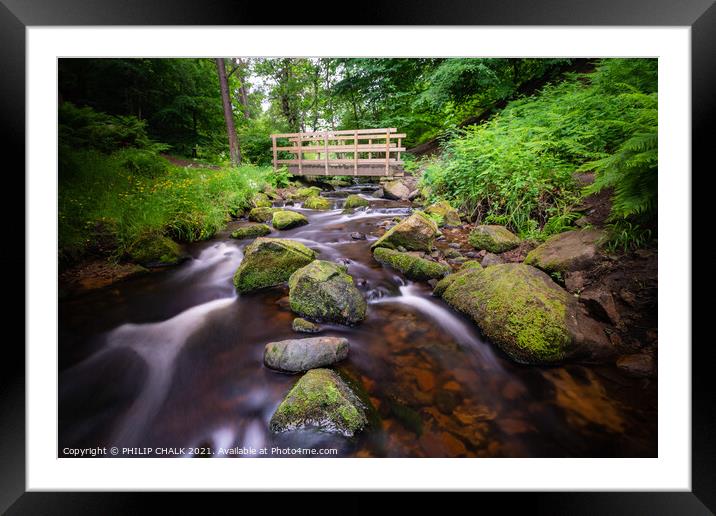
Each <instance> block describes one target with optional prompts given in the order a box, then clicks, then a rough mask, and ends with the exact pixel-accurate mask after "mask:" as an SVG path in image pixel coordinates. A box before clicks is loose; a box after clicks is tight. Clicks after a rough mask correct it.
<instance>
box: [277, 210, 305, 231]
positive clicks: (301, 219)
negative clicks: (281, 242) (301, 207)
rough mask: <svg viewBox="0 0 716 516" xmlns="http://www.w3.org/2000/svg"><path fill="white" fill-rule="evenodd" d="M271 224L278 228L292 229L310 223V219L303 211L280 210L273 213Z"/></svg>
mask: <svg viewBox="0 0 716 516" xmlns="http://www.w3.org/2000/svg"><path fill="white" fill-rule="evenodd" d="M271 224H273V227H275V228H276V229H291V228H295V227H298V226H303V225H304V224H308V219H307V218H306V216H305V215H303V214H302V213H297V212H295V211H289V210H280V211H275V212H274V213H273V217H272V219H271Z"/></svg>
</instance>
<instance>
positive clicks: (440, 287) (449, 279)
mask: <svg viewBox="0 0 716 516" xmlns="http://www.w3.org/2000/svg"><path fill="white" fill-rule="evenodd" d="M479 270H482V265H480V262H478V261H475V260H470V261H467V262H465V263H463V264H462V267H460V270H458V271H457V272H454V273H452V274H450V275H448V276H445V277H444V278H443V279H441V280H440V281H438V283H437V285H435V288H434V289H433V295H434V296H438V297H439V296H442V295H443V293H444V292H445V290H447V288H448V287H449V286H451V285H452V284H453V283H455V282H458V285H460V284H461V281H464V280H461V278H462V277H463V276H465V274H467V273H469V272H473V271H479Z"/></svg>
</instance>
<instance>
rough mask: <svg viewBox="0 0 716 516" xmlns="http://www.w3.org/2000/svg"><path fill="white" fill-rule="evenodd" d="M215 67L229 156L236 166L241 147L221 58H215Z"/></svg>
mask: <svg viewBox="0 0 716 516" xmlns="http://www.w3.org/2000/svg"><path fill="white" fill-rule="evenodd" d="M216 69H217V70H218V72H219V86H220V87H221V101H222V103H223V104H224V119H225V120H226V132H227V134H228V135H229V157H230V159H231V164H232V165H234V166H237V165H239V164H240V163H241V149H240V148H239V139H238V138H237V137H236V128H235V127H234V112H233V109H232V108H231V97H230V96H229V81H228V79H227V78H226V64H225V63H224V59H223V58H218V59H216Z"/></svg>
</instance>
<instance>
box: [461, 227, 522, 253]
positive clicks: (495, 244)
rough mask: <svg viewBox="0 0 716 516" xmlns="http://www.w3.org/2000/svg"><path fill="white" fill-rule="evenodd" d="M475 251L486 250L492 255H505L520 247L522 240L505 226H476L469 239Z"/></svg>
mask: <svg viewBox="0 0 716 516" xmlns="http://www.w3.org/2000/svg"><path fill="white" fill-rule="evenodd" d="M468 241H469V242H470V245H472V246H473V247H474V248H475V249H484V250H486V251H488V252H490V253H504V252H505V251H509V250H510V249H514V248H515V247H517V246H518V245H520V239H519V237H518V236H517V235H515V234H514V233H512V232H511V231H510V230H509V229H507V228H506V227H505V226H495V225H490V224H487V225H482V226H475V227H474V228H473V230H472V232H471V233H470V236H469V237H468Z"/></svg>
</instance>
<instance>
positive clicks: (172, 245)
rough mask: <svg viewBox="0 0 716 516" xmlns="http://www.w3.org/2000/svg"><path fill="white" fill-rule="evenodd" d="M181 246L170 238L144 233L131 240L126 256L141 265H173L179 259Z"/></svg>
mask: <svg viewBox="0 0 716 516" xmlns="http://www.w3.org/2000/svg"><path fill="white" fill-rule="evenodd" d="M181 255H182V251H181V247H180V246H179V244H177V243H176V242H174V241H173V240H172V239H171V238H167V237H165V236H162V235H157V234H153V233H152V234H146V235H144V236H142V237H140V238H139V239H138V240H137V241H135V242H133V243H132V244H131V245H130V246H129V248H128V251H127V256H128V258H129V259H130V260H131V261H133V262H136V263H139V264H142V265H174V264H177V263H179V261H180V260H181Z"/></svg>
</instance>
